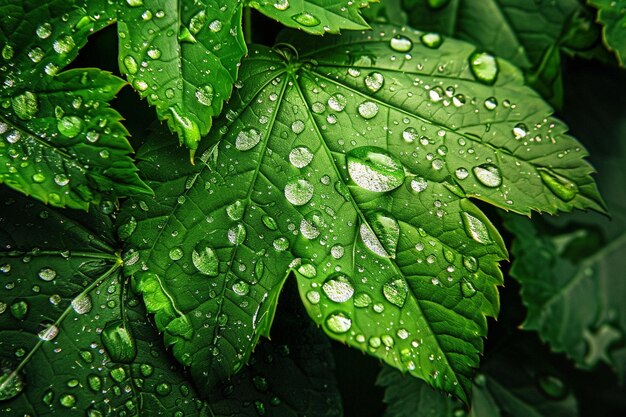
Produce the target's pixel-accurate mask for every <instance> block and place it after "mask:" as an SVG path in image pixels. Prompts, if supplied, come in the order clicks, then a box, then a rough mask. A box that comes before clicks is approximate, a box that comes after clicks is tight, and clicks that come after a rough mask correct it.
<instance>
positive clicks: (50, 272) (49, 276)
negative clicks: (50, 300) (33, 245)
mask: <svg viewBox="0 0 626 417" xmlns="http://www.w3.org/2000/svg"><path fill="white" fill-rule="evenodd" d="M37 275H38V276H39V278H40V279H42V280H44V281H52V280H53V279H55V278H56V276H57V271H55V270H54V269H52V268H49V267H44V268H41V269H40V270H39V273H38V274H37Z"/></svg>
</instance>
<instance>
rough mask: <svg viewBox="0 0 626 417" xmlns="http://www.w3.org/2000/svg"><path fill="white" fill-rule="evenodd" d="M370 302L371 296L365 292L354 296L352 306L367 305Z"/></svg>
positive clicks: (362, 306) (361, 306)
mask: <svg viewBox="0 0 626 417" xmlns="http://www.w3.org/2000/svg"><path fill="white" fill-rule="evenodd" d="M370 304H372V297H370V295H369V294H368V293H366V292H362V293H359V294H357V295H355V296H354V306H355V307H357V308H365V307H369V306H370Z"/></svg>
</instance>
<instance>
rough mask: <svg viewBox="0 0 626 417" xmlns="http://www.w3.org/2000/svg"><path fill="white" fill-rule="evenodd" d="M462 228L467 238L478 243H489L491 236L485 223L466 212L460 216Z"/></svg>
mask: <svg viewBox="0 0 626 417" xmlns="http://www.w3.org/2000/svg"><path fill="white" fill-rule="evenodd" d="M461 217H462V218H463V226H464V227H465V232H466V233H467V235H468V236H469V237H471V238H472V239H474V240H475V241H476V242H478V243H482V244H487V243H490V242H491V236H490V235H489V230H488V229H487V226H486V225H485V223H483V222H482V220H480V219H478V218H477V217H474V216H472V215H471V214H469V213H468V212H466V211H464V212H463V214H462V216H461Z"/></svg>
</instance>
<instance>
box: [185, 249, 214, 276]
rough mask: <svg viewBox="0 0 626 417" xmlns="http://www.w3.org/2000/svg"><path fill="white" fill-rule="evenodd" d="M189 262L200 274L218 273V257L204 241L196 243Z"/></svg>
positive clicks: (212, 274) (211, 274)
mask: <svg viewBox="0 0 626 417" xmlns="http://www.w3.org/2000/svg"><path fill="white" fill-rule="evenodd" d="M191 262H192V263H193V266H195V267H196V269H197V270H198V272H200V273H201V274H204V275H208V276H210V277H215V276H217V274H218V273H219V259H218V258H217V255H216V254H215V251H214V250H213V248H212V247H211V246H210V245H209V243H208V242H206V241H201V242H199V243H197V244H196V246H195V247H194V249H193V251H192V252H191Z"/></svg>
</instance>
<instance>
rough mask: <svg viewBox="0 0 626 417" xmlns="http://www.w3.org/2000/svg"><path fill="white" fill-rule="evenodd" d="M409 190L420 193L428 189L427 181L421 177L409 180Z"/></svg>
mask: <svg viewBox="0 0 626 417" xmlns="http://www.w3.org/2000/svg"><path fill="white" fill-rule="evenodd" d="M411 188H412V189H413V191H415V192H418V193H421V192H422V191H424V190H425V189H426V188H428V181H426V179H425V178H423V177H417V178H414V179H412V180H411Z"/></svg>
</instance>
